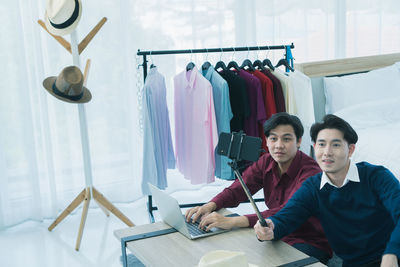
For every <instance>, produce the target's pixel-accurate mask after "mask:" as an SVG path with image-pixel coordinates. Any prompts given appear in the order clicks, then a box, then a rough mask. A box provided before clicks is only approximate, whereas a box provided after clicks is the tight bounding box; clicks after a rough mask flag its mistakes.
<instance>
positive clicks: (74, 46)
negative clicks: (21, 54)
mask: <svg viewBox="0 0 400 267" xmlns="http://www.w3.org/2000/svg"><path fill="white" fill-rule="evenodd" d="M106 21H107V18H105V17H104V18H102V19H101V20H100V22H99V23H98V24H97V25H96V26H95V27H94V28H93V29H92V30H91V31H90V32H89V34H88V35H87V36H86V37H85V38H84V39H83V40H82V41H81V42H80V43H79V45H78V41H77V39H78V38H77V34H76V31H75V30H74V31H73V32H72V33H71V43H69V42H68V41H66V40H65V39H64V38H63V37H61V36H57V35H53V34H51V33H50V32H49V31H48V29H47V28H46V26H45V23H44V22H43V21H42V20H38V23H39V25H40V26H42V28H43V29H45V30H46V31H47V32H48V33H49V34H50V35H51V36H52V37H53V38H54V39H56V41H57V42H59V43H60V44H61V45H62V46H63V47H64V48H65V49H66V50H67V51H68V52H70V53H71V54H72V60H73V64H74V65H75V66H77V67H79V68H80V59H79V55H80V54H81V53H82V51H83V50H84V49H85V48H86V46H87V45H88V44H89V42H90V41H91V40H92V39H93V37H94V36H95V35H96V34H97V32H98V31H99V30H100V28H101V27H102V26H103V25H104V23H105V22H106ZM89 67H90V60H89V59H88V60H87V62H86V67H85V71H84V85H86V82H87V79H88V73H89ZM77 106H78V111H79V126H80V134H81V143H82V154H83V165H84V171H85V183H86V187H85V188H84V189H83V190H82V192H81V193H80V194H79V195H78V196H77V197H76V198H75V199H74V200H73V201H72V202H71V203H70V204H69V205H68V207H67V208H66V209H65V210H64V211H63V212H62V213H61V214H60V215H59V216H58V217H57V218H56V220H55V221H54V222H53V223H52V224H51V225H50V226H49V228H48V230H49V231H51V230H53V229H54V228H55V227H56V226H57V225H58V224H59V223H60V222H61V221H62V220H63V219H64V218H65V217H67V216H68V214H70V213H71V212H72V211H73V210H74V209H76V208H77V207H78V206H79V205H80V204H81V203H82V202H84V204H83V210H82V217H81V223H80V226H79V232H78V237H77V239H76V245H75V250H77V251H78V250H79V247H80V244H81V240H82V233H83V229H84V227H85V222H86V217H87V213H88V209H89V203H90V200H91V197H93V199H94V200H95V201H96V202H97V204H98V205H99V207H100V208H101V209H102V210H103V212H104V213H105V214H106V216H109V215H110V212H112V213H113V214H114V215H115V216H117V217H118V218H119V219H120V220H121V221H123V222H124V223H125V224H127V225H128V226H130V227H132V226H135V225H134V224H133V223H132V222H131V221H130V220H129V219H128V218H127V217H126V216H125V215H124V214H123V213H122V212H121V211H119V210H118V209H117V208H116V207H115V206H114V205H113V204H112V203H111V202H110V201H108V200H107V199H106V198H105V197H104V196H103V195H102V194H101V193H100V192H99V191H98V190H96V189H95V188H94V186H93V183H92V167H91V161H90V153H89V138H88V131H87V123H86V113H85V106H84V104H77Z"/></svg>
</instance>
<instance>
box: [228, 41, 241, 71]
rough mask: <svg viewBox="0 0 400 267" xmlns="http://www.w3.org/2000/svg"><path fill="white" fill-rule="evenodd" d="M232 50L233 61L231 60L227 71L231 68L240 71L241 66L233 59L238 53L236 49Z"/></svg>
mask: <svg viewBox="0 0 400 267" xmlns="http://www.w3.org/2000/svg"><path fill="white" fill-rule="evenodd" d="M232 49H233V54H232V60H231V62H229V63H228V66H227V69H228V70H230V69H231V68H234V69H235V70H237V71H240V67H239V65H238V64H237V62H236V61H234V60H233V57H234V55H235V52H236V51H235V48H233V47H232Z"/></svg>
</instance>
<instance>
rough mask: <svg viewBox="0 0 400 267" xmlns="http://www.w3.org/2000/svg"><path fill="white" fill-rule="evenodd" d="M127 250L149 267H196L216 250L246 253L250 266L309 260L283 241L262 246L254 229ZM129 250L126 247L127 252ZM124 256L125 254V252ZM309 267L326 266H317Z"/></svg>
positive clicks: (170, 237)
mask: <svg viewBox="0 0 400 267" xmlns="http://www.w3.org/2000/svg"><path fill="white" fill-rule="evenodd" d="M168 228H171V227H170V226H169V225H167V224H165V223H164V222H156V223H152V224H145V225H139V226H135V227H130V228H125V229H120V230H115V231H114V235H115V237H116V238H117V239H118V240H121V238H124V237H128V236H132V235H139V234H143V233H149V232H153V231H158V230H163V229H168ZM126 247H127V248H128V249H129V250H130V251H131V252H132V253H133V254H134V255H135V256H136V257H137V258H138V259H139V260H140V261H141V262H142V263H143V264H144V265H146V266H157V267H158V266H179V267H181V266H196V265H197V264H198V263H199V261H200V258H201V257H202V256H203V255H204V254H206V253H207V252H209V251H212V250H221V249H222V250H232V251H243V252H245V253H246V255H247V258H248V262H249V263H252V264H256V265H258V266H260V267H261V266H278V265H282V264H286V263H290V262H293V261H296V260H301V259H304V258H307V257H308V256H307V255H306V254H304V253H302V252H301V251H299V250H297V249H295V248H293V247H291V246H289V245H288V244H286V243H284V242H282V241H272V242H271V241H269V242H260V241H258V240H257V238H256V237H255V234H254V230H253V229H252V228H241V229H236V230H232V231H230V232H226V233H222V234H218V235H214V236H209V237H205V238H200V239H197V240H189V239H188V238H186V237H185V236H183V235H182V234H180V233H179V232H175V233H170V234H166V235H161V236H156V237H151V238H145V239H141V240H136V241H131V242H128V243H126ZM124 249H125V247H123V250H124ZM123 253H124V252H123ZM309 266H325V265H323V264H321V263H314V264H312V265H309Z"/></svg>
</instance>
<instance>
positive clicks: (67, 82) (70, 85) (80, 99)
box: [43, 66, 92, 103]
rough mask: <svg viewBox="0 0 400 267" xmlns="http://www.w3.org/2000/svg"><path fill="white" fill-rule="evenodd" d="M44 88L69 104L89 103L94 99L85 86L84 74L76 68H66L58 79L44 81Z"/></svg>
mask: <svg viewBox="0 0 400 267" xmlns="http://www.w3.org/2000/svg"><path fill="white" fill-rule="evenodd" d="M43 86H44V88H45V89H46V90H47V91H48V92H49V93H50V94H52V95H53V96H55V97H57V98H58V99H60V100H62V101H65V102H69V103H87V102H89V101H90V100H91V99H92V94H91V93H90V91H89V89H87V88H86V87H85V86H83V74H82V72H81V70H80V69H79V68H78V67H76V66H68V67H65V68H64V69H63V70H62V71H61V73H60V74H59V75H58V76H57V77H56V76H52V77H48V78H46V79H45V80H44V81H43Z"/></svg>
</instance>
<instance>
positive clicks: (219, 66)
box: [214, 48, 228, 71]
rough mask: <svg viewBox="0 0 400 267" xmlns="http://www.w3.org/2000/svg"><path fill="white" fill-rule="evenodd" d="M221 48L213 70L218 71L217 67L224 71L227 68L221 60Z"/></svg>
mask: <svg viewBox="0 0 400 267" xmlns="http://www.w3.org/2000/svg"><path fill="white" fill-rule="evenodd" d="M222 53H223V51H222V48H221V55H220V56H219V61H218V62H217V64H215V68H214V69H215V70H216V71H218V70H219V69H221V70H223V71H226V70H228V68H227V67H226V65H225V63H224V62H223V61H222Z"/></svg>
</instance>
